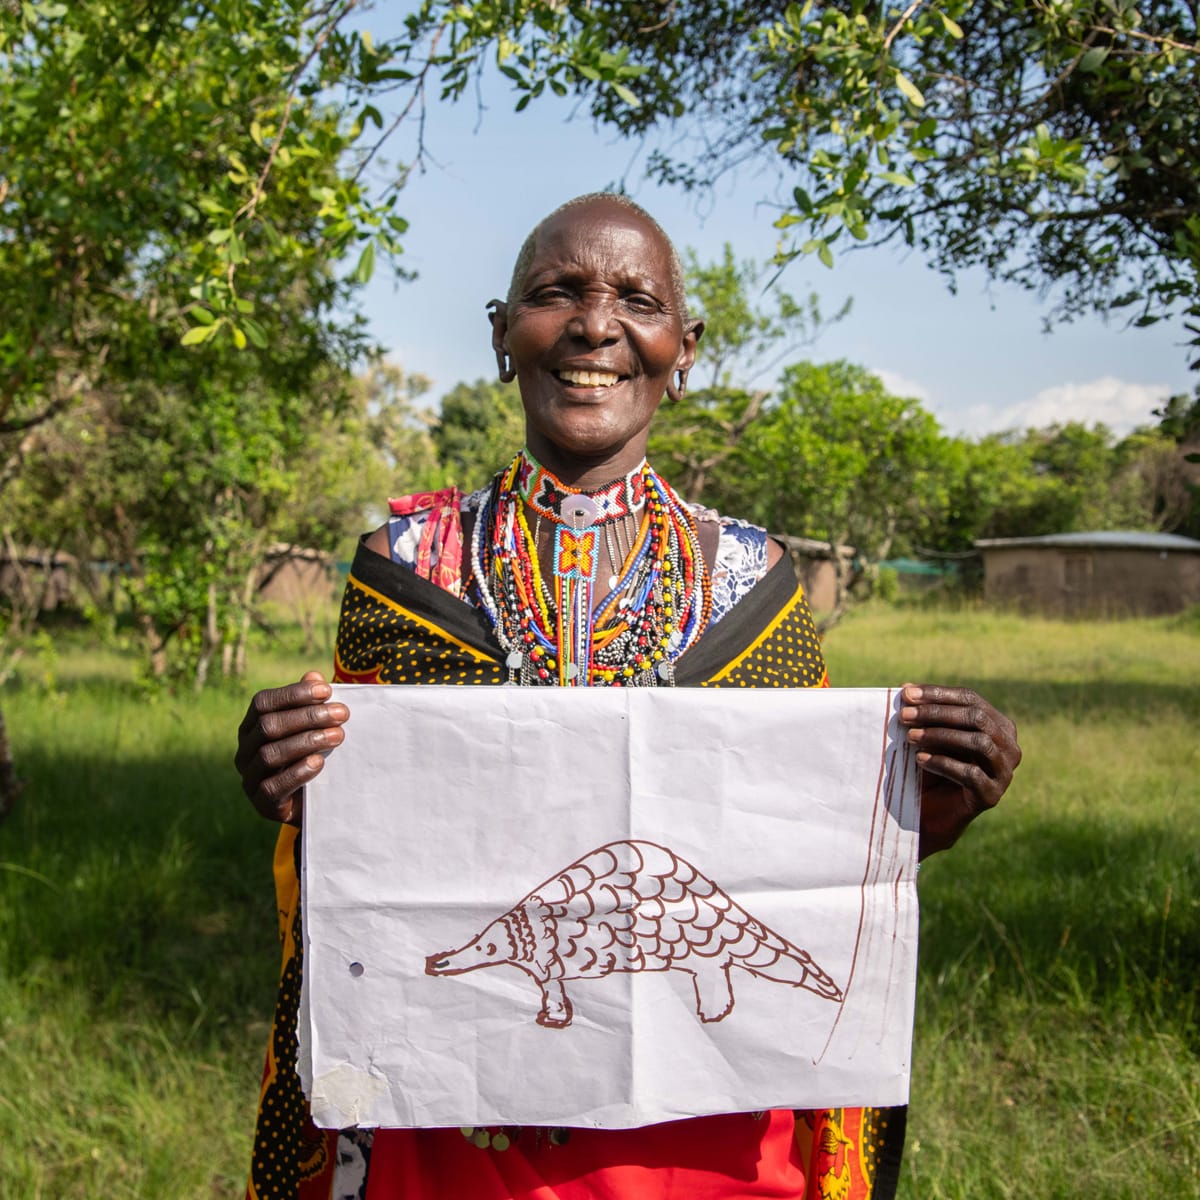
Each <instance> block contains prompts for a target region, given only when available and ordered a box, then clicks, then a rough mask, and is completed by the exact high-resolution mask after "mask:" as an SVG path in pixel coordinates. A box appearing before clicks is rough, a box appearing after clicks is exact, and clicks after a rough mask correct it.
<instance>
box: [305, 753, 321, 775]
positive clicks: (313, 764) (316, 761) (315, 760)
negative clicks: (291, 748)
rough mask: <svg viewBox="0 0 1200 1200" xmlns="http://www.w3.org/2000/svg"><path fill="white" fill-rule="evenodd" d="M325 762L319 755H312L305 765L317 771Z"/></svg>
mask: <svg viewBox="0 0 1200 1200" xmlns="http://www.w3.org/2000/svg"><path fill="white" fill-rule="evenodd" d="M324 763H325V760H324V759H323V758H322V757H321V756H320V755H319V754H310V755H309V756H308V757H307V758H306V759H305V760H304V765H305V766H306V767H309V768H310V769H311V770H313V771H315V770H317V768H318V767H321V766H323V765H324Z"/></svg>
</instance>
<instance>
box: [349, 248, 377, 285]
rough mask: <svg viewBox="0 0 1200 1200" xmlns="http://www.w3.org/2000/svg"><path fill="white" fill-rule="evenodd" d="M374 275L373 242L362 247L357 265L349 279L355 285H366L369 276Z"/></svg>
mask: <svg viewBox="0 0 1200 1200" xmlns="http://www.w3.org/2000/svg"><path fill="white" fill-rule="evenodd" d="M374 274H375V242H374V240H371V241H369V242H368V243H367V244H366V245H365V246H364V247H363V252H362V254H360V255H359V258H358V265H357V266H356V267H355V268H354V273H353V275H351V279H353V280H354V282H355V283H367V282H368V281H369V280H370V278H371V276H372V275H374Z"/></svg>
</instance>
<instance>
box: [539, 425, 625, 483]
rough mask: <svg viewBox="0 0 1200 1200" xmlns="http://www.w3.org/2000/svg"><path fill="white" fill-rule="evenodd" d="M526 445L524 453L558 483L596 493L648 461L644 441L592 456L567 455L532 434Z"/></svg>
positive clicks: (550, 443) (551, 443) (552, 444)
mask: <svg viewBox="0 0 1200 1200" xmlns="http://www.w3.org/2000/svg"><path fill="white" fill-rule="evenodd" d="M525 446H526V449H525V453H526V454H527V455H528V456H529V457H530V458H532V459H534V460H535V461H536V462H537V463H538V464H539V465H540V466H542V467H544V468H545V469H546V470H547V471H549V472H550V473H551V474H552V475H553V476H554V477H555V478H556V479H557V480H558V481H559V482H561V483H565V484H566V485H567V486H568V487H571V488H575V489H577V490H579V491H581V492H594V491H596V490H597V489H599V488H602V487H604V486H605V485H606V484H608V483H611V482H612V481H613V480H614V479H620V478H622V477H624V476H627V475H630V474H632V473H633V472H635V471H637V470H638V469H639V468H640V467H641V466H642V464H643V463H644V462H645V460H646V446H645V443H644V442H637V443H626V445H624V446H622V447H621V448H620V449H618V450H614V451H612V452H606V453H603V454H598V455H595V456H592V457H588V456H580V455H575V454H567V453H565V452H564V451H563V450H561V449H560V448H559V447H558V446H555V445H554V443H553V442H549V441H546V440H545V439H544V438H537V437H529V438H528V439H527V441H526V443H525Z"/></svg>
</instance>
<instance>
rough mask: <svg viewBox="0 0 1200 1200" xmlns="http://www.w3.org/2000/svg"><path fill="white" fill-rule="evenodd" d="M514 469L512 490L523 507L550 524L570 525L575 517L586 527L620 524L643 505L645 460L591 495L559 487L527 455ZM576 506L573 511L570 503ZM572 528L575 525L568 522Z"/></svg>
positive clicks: (559, 483) (567, 486)
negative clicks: (558, 522) (514, 482)
mask: <svg viewBox="0 0 1200 1200" xmlns="http://www.w3.org/2000/svg"><path fill="white" fill-rule="evenodd" d="M523 458H524V461H523V462H522V463H521V465H520V466H519V467H518V468H517V480H516V490H517V492H518V493H519V494H520V497H521V499H522V500H524V501H525V505H526V507H527V508H528V509H529V510H530V511H531V512H533V513H534V514H536V515H537V516H539V517H546V518H548V519H549V520H551V521H568V522H570V521H571V517H572V515H574V514H577V516H576V521H577V520H578V519H579V518H585V523H586V524H587V525H605V524H608V523H610V522H612V521H623V520H624V519H625V518H626V517H629V516H634V515H636V514H637V513H640V512H641V511H642V509H643V508H644V507H645V504H646V479H645V474H644V472H645V470H646V460H645V459H644V458H643V459H642V461H641V462H640V463H639V464H638V465H637V466H636V467H634V469H633V470H632V471H630V472H629V474H628V475H626V476H625V477H624V478H623V479H614V480H613V481H612V483H606V484H605V485H604V486H603V487H602V488H598V489H597V490H596V491H594V492H585V491H583V489H582V488H577V487H571V486H570V484H566V483H563V482H562V481H561V480H560V479H559V478H558V476H557V475H555V474H554V473H553V472H552V471H548V470H546V468H545V467H543V466H542V465H541V463H539V462H538V461H537V460H536V459H534V458H532V457H531V456H530V454H529V452H528V451H526V452H525V453H524V455H523ZM570 502H574V504H576V505H580V506H582V507H580V508H573V507H572V503H570ZM571 523H572V524H574V523H575V522H571Z"/></svg>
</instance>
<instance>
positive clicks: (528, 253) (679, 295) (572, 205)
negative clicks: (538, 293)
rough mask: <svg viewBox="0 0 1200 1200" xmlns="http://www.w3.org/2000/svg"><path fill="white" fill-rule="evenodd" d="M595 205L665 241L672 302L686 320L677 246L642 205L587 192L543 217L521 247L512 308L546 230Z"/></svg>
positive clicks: (614, 194) (610, 194)
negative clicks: (626, 216)
mask: <svg viewBox="0 0 1200 1200" xmlns="http://www.w3.org/2000/svg"><path fill="white" fill-rule="evenodd" d="M592 204H611V205H613V207H615V208H620V209H623V210H624V211H625V212H626V213H627V214H630V215H632V216H635V217H637V218H638V219H639V220H641V221H644V222H645V223H646V224H647V225H649V226H650V227H651V228H652V229H653V230H654V231H655V232H656V233H657V234H658V236H659V237H660V238H662V240H663V244H664V245H665V246H666V248H667V251H668V254H669V262H670V270H671V299H672V300H673V301H674V302H675V305H676V310H677V311H678V313H679V315H680V319H681V320H686V319H687V297H686V295H685V289H684V283H683V264H682V263H681V262H680V261H679V254H678V252H677V251H676V249H675V246H674V244H673V243H672V241H671V239H670V238H669V237H667V234H666V231H665V230H664V229H663V227H662V226H661V225H660V224H659V223H658V222H657V221H656V220H655V219H654V218H653V217H652V216H651V215H650V214H649V213H648V212H647V211H646V210H645V209H644V208H643V207H642V206H641V205H640V204H638V203H636V202H635V201H633V200H630V198H629V197H628V196H623V195H621V194H620V193H619V192H587V193H586V194H585V195H582V196H576V197H575V198H574V199H573V200H568V201H567V202H566V203H565V204H560V205H559V206H558V207H557V208H556V209H555V210H554V211H553V212H552V213H550V214H549V215H547V216H545V217H543V218H542V219H541V220H540V221H539V222H538V223H537V224H536V225H535V226H534V227H533V229H532V230H530V233H529V236H528V237H527V238H526V239H525V241H524V242H523V243H522V244H521V249H520V251H519V252H518V253H517V261H516V262H515V263H514V264H513V272H512V279H511V280H510V281H509V284H508V296H507V297H506V299H507V302H508V303H509V304H512V303H513V301H514V300H515V299H516V298H517V296H518V295H519V294H520V291H521V287H522V285H523V284H524V282H525V275H526V273H527V272H528V270H529V264H530V263H531V262H533V255H534V251H535V249H536V248H537V239H538V234H539V233H540V232H541V230H542V228H543V226H545V225H547V224H548V223H549V222H550V221H553V220H554V219H555V218H556V217H560V216H562V215H563V214H564V213H569V212H570V211H571V210H572V209H576V208H586V207H588V206H589V205H592Z"/></svg>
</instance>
